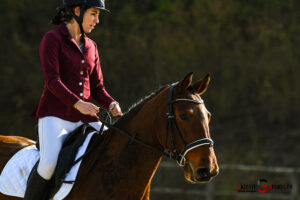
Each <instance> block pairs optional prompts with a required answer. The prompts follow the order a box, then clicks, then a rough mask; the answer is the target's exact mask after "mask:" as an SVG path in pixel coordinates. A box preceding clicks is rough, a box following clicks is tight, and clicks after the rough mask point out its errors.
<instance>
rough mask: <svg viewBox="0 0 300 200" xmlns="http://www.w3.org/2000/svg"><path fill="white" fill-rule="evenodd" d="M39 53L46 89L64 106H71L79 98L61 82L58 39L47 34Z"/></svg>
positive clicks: (51, 34)
mask: <svg viewBox="0 0 300 200" xmlns="http://www.w3.org/2000/svg"><path fill="white" fill-rule="evenodd" d="M39 51H40V62H41V65H42V70H43V74H44V79H45V84H46V87H47V88H48V89H49V90H50V91H51V93H52V94H54V95H55V96H56V97H57V98H58V99H59V100H60V101H61V102H63V103H64V104H65V105H67V106H73V105H74V104H75V103H76V102H77V101H78V100H79V99H80V98H79V97H78V96H76V95H75V94H74V93H73V92H72V91H71V90H69V89H68V88H67V87H66V85H65V84H64V83H63V82H62V81H61V78H60V73H59V52H60V42H59V39H58V38H57V37H56V36H55V35H54V34H53V33H50V32H49V33H47V34H46V35H45V36H44V37H43V39H42V41H41V44H40V50H39Z"/></svg>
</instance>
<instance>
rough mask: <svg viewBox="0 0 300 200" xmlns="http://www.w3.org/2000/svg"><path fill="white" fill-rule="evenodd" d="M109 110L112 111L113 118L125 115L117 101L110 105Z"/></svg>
mask: <svg viewBox="0 0 300 200" xmlns="http://www.w3.org/2000/svg"><path fill="white" fill-rule="evenodd" d="M109 110H110V112H111V114H112V116H114V117H117V116H122V115H123V113H122V111H121V108H120V105H119V103H117V102H115V101H114V102H112V103H111V104H110V105H109Z"/></svg>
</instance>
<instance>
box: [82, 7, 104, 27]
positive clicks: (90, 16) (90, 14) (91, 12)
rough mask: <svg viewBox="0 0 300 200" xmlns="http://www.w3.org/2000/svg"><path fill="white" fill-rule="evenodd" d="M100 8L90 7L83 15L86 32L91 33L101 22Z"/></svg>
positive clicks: (83, 25)
mask: <svg viewBox="0 0 300 200" xmlns="http://www.w3.org/2000/svg"><path fill="white" fill-rule="evenodd" d="M99 14H100V10H99V9H97V8H89V9H87V10H86V12H85V13H84V15H83V22H82V28H83V30H84V32H85V33H90V32H92V30H93V29H94V28H95V26H96V24H99Z"/></svg>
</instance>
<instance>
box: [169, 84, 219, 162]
mask: <svg viewBox="0 0 300 200" xmlns="http://www.w3.org/2000/svg"><path fill="white" fill-rule="evenodd" d="M177 84H178V83H173V84H172V85H171V87H170V90H169V95H168V113H167V134H166V139H165V141H166V146H167V144H168V136H169V132H170V135H171V145H172V147H171V148H172V151H171V150H167V152H168V154H170V156H171V158H173V159H174V160H176V161H177V163H178V165H180V166H181V167H183V166H184V165H185V164H186V158H185V155H186V154H187V153H188V152H189V151H191V150H193V149H195V148H197V147H200V146H203V145H209V146H213V144H214V142H213V140H212V139H210V138H202V139H199V140H196V141H194V142H192V143H189V144H187V143H186V142H185V141H184V139H183V136H182V134H181V132H180V130H179V128H178V126H177V123H176V119H175V116H174V111H173V104H174V103H177V102H191V103H196V104H204V102H203V100H202V99H201V100H193V99H173V90H174V87H175V86H176V85H177ZM172 125H174V126H175V128H176V133H177V134H178V135H179V138H180V140H181V142H182V143H183V144H184V148H183V150H182V151H181V152H180V153H179V152H178V151H177V148H176V146H175V143H174V133H173V131H172ZM169 130H170V131H169Z"/></svg>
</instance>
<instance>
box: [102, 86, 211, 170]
mask: <svg viewBox="0 0 300 200" xmlns="http://www.w3.org/2000/svg"><path fill="white" fill-rule="evenodd" d="M177 84H178V82H176V83H173V84H172V85H171V86H170V90H169V94H168V112H167V123H166V130H167V133H166V139H165V141H166V146H167V145H168V144H167V143H168V135H169V132H170V136H171V146H172V147H171V148H172V150H170V149H165V150H164V151H162V150H161V149H159V148H157V147H154V146H152V145H149V144H146V143H145V142H143V141H141V140H139V139H138V138H136V135H137V134H134V135H133V136H132V135H130V134H129V133H127V132H125V131H123V130H121V129H119V128H118V127H116V126H114V125H110V124H109V123H106V122H105V121H103V122H102V127H101V129H100V130H102V131H103V127H104V125H105V126H107V127H109V128H111V129H114V130H116V131H117V132H119V133H121V134H122V135H124V136H126V137H128V138H129V139H130V140H131V143H133V142H135V143H138V144H140V145H142V146H144V147H147V148H149V149H152V150H154V151H157V152H159V153H160V154H162V155H164V156H166V157H168V158H171V159H173V160H176V162H177V163H178V165H179V166H181V167H183V166H185V165H186V158H185V156H186V154H187V153H188V152H189V151H191V150H193V149H195V148H197V147H200V146H203V145H209V146H213V144H214V142H213V140H212V139H210V138H201V139H199V140H196V141H194V142H192V143H189V144H187V143H186V142H185V141H184V139H183V136H182V134H181V132H180V130H179V128H178V126H177V123H176V119H175V116H174V111H173V104H174V103H177V102H191V103H196V104H204V102H203V100H202V99H201V100H193V99H173V90H174V87H175V86H176V85H177ZM173 124H174V125H175V127H176V132H177V134H178V135H179V138H180V139H181V142H182V143H183V144H184V148H183V150H182V151H181V152H180V153H179V152H178V150H177V148H176V146H175V142H174V133H173V131H172V125H173ZM102 131H101V132H102Z"/></svg>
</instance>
